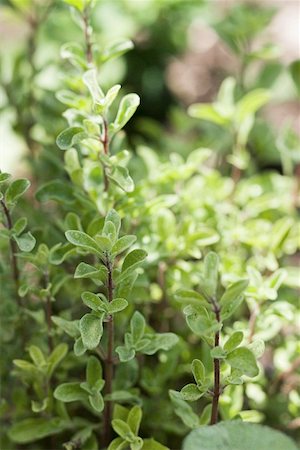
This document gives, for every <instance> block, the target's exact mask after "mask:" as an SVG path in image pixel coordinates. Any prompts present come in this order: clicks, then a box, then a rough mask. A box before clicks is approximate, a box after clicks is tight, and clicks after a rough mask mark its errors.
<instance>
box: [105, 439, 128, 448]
mask: <svg viewBox="0 0 300 450" xmlns="http://www.w3.org/2000/svg"><path fill="white" fill-rule="evenodd" d="M126 448H128V442H126V441H124V440H123V439H122V438H121V437H117V438H116V439H114V440H113V441H111V443H110V444H109V446H108V449H107V450H126Z"/></svg>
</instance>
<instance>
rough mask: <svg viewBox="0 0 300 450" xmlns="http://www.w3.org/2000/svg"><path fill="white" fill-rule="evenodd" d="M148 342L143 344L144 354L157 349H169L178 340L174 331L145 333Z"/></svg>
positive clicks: (152, 352) (149, 353)
mask: <svg viewBox="0 0 300 450" xmlns="http://www.w3.org/2000/svg"><path fill="white" fill-rule="evenodd" d="M145 337H147V339H150V342H149V343H148V344H147V345H145V346H143V349H142V350H141V351H142V353H145V354H146V355H153V354H154V353H156V352H157V351H158V350H166V351H167V350H170V349H171V348H172V347H174V345H176V344H177V342H178V341H179V338H178V336H177V335H176V334H175V333H156V334H153V335H150V334H148V335H145Z"/></svg>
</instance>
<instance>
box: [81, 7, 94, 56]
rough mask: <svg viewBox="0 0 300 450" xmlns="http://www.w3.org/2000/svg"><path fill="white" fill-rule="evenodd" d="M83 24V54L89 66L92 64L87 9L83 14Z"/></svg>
mask: <svg viewBox="0 0 300 450" xmlns="http://www.w3.org/2000/svg"><path fill="white" fill-rule="evenodd" d="M82 17H83V23H84V38H85V54H86V59H87V62H88V63H89V64H91V63H92V62H93V50H92V42H91V30H90V24H89V16H88V11H87V9H86V10H85V11H84V14H83V16H82Z"/></svg>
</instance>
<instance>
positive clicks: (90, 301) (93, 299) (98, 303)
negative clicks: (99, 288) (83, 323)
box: [81, 292, 106, 311]
mask: <svg viewBox="0 0 300 450" xmlns="http://www.w3.org/2000/svg"><path fill="white" fill-rule="evenodd" d="M81 298H82V301H83V303H84V304H85V305H86V306H88V307H89V308H91V309H92V310H93V311H99V310H106V305H105V304H104V302H103V300H101V298H100V297H99V296H98V295H96V294H94V293H93V292H83V293H82V294H81Z"/></svg>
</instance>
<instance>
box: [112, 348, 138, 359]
mask: <svg viewBox="0 0 300 450" xmlns="http://www.w3.org/2000/svg"><path fill="white" fill-rule="evenodd" d="M116 352H117V353H118V355H119V359H120V361H121V362H127V361H130V360H132V359H133V358H134V357H135V350H134V349H132V348H127V347H126V346H124V345H123V346H121V345H120V346H119V347H117V348H116Z"/></svg>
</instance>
